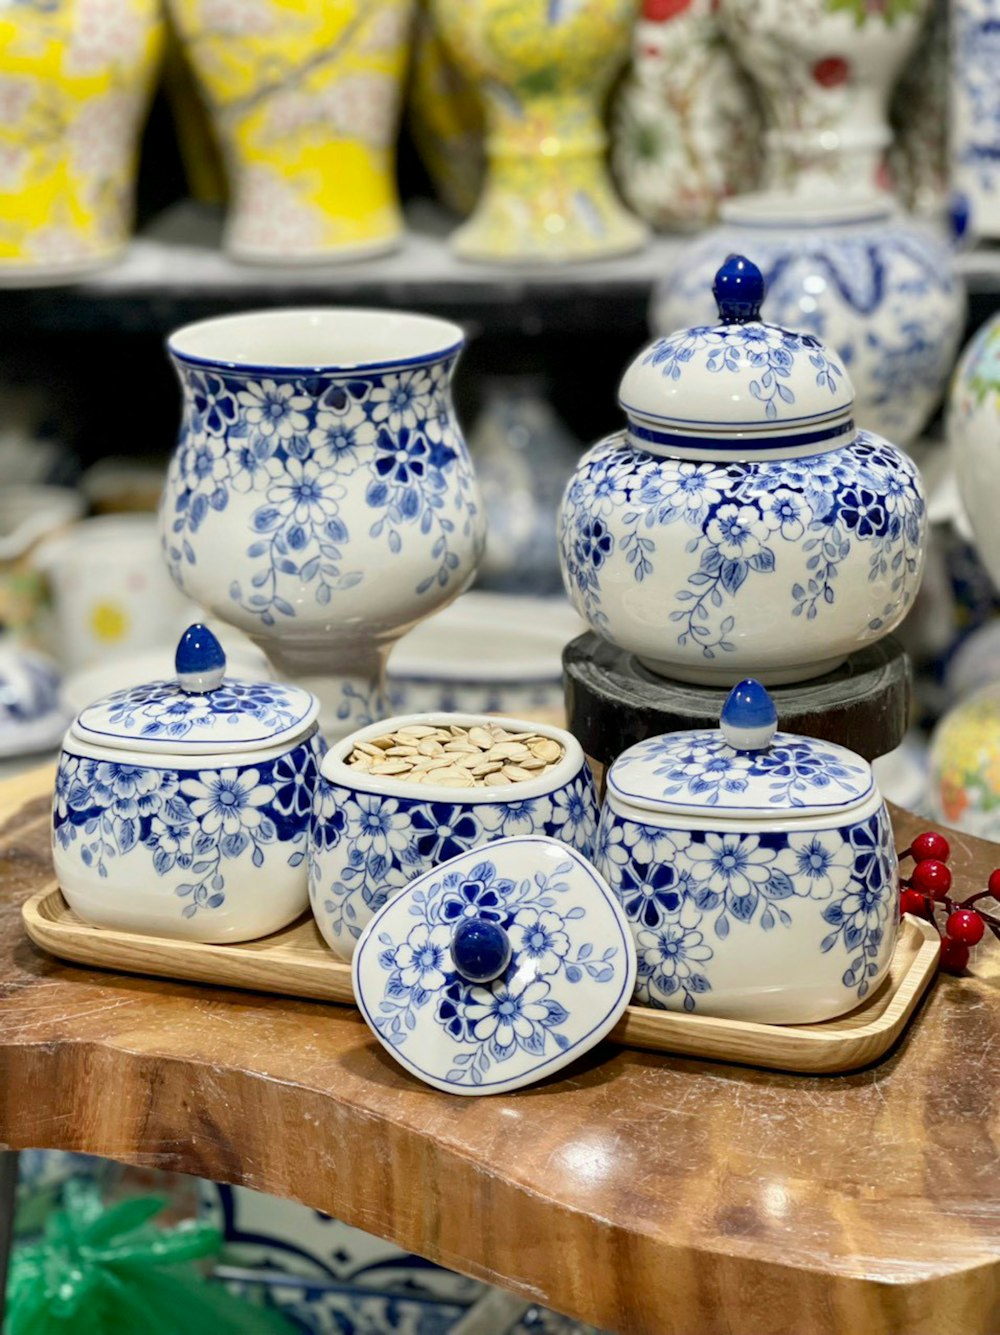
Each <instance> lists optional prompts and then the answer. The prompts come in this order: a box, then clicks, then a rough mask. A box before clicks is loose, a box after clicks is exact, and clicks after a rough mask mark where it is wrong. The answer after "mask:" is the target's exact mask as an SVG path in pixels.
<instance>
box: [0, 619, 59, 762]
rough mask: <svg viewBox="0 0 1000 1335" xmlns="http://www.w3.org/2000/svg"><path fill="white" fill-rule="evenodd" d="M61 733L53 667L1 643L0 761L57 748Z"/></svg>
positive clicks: (57, 682)
mask: <svg viewBox="0 0 1000 1335" xmlns="http://www.w3.org/2000/svg"><path fill="white" fill-rule="evenodd" d="M65 731H66V714H65V712H64V711H63V709H62V707H61V706H60V704H59V673H58V671H57V670H56V667H55V664H53V663H52V662H50V660H49V659H47V658H45V657H44V656H43V655H42V654H36V653H34V652H33V651H32V650H30V649H23V648H21V647H20V646H19V645H17V644H14V643H13V642H6V641H5V642H4V643H3V644H2V645H0V759H8V758H11V757H14V756H25V755H31V754H33V753H35V752H40V751H46V750H49V749H50V748H53V747H57V746H58V745H59V742H60V740H61V738H62V735H63V733H64V732H65Z"/></svg>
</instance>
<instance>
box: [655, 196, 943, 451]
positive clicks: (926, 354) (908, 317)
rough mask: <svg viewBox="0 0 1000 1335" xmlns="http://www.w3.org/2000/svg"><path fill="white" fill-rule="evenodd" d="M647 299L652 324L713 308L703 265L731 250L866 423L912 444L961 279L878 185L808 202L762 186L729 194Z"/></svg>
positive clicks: (676, 321)
mask: <svg viewBox="0 0 1000 1335" xmlns="http://www.w3.org/2000/svg"><path fill="white" fill-rule="evenodd" d="M719 213H720V216H721V218H722V223H721V225H720V226H719V227H717V228H715V229H714V230H713V231H711V232H709V233H707V234H706V235H705V236H704V237H700V238H699V239H698V240H697V241H694V242H692V243H691V244H690V245H689V246H688V247H687V248H686V249H685V250H684V251H683V253H682V254H681V255H680V256H679V257H678V259H677V262H676V264H675V265H674V266H673V269H672V272H671V274H670V276H669V277H668V278H666V279H664V281H663V282H662V283H661V285H660V287H659V289H658V291H657V293H656V296H655V298H654V302H653V310H652V324H653V328H654V330H655V332H657V333H660V334H671V333H672V332H673V331H674V330H675V329H680V328H682V327H683V326H685V325H700V324H704V323H707V322H708V321H709V320H711V319H712V316H713V310H712V302H711V295H710V288H711V280H712V275H713V274H714V273H715V271H716V270H717V269H718V267H719V266H720V265H721V264H722V263H723V261H724V260H725V258H726V256H727V255H730V254H732V253H733V252H734V251H735V252H736V253H738V254H742V255H750V256H752V258H753V259H754V261H755V262H756V263H757V264H758V265H759V266H760V268H761V270H762V272H763V274H764V280H765V284H766V288H767V300H766V301H765V303H764V313H765V315H766V316H767V318H768V319H769V320H772V321H773V322H774V323H775V324H778V325H782V326H784V327H785V328H787V329H797V330H801V331H802V332H803V333H808V334H812V335H814V336H815V337H816V338H819V339H822V340H823V342H824V343H825V344H826V345H827V347H828V348H829V349H830V353H831V355H832V356H834V357H835V358H836V359H837V361H838V363H839V364H840V365H841V366H842V367H843V368H844V370H845V371H847V373H848V374H849V375H850V377H851V383H852V384H853V386H854V396H855V404H854V406H855V416H856V419H857V422H858V425H859V426H860V427H862V428H864V430H866V431H875V432H877V433H878V434H879V435H882V436H886V437H888V438H889V439H890V440H892V441H895V442H896V443H897V444H900V445H903V446H906V445H910V444H911V443H912V442H913V441H914V440H915V439H916V438H917V436H918V435H919V434H920V432H921V430H922V429H923V427H924V426H925V425H926V424H927V421H928V419H929V418H930V417H931V415H932V413H933V412H934V409H935V408H936V407H937V405H938V403H939V402H940V399H941V395H942V394H943V392H944V389H945V385H946V382H947V379H948V376H949V375H950V373H951V368H952V366H953V365H954V360H955V353H956V350H957V348H958V343H959V340H960V338H961V336H962V329H963V327H964V316H965V289H964V287H963V285H962V283H961V281H960V279H959V278H958V276H957V275H956V273H955V271H954V268H953V265H952V260H951V253H950V251H949V249H948V247H947V246H946V245H945V244H944V242H943V241H941V240H939V239H938V238H937V237H936V236H935V234H934V232H933V231H932V230H931V229H930V228H929V227H928V226H927V225H926V224H922V223H918V222H915V221H914V220H913V219H911V218H907V217H905V216H904V215H903V214H901V213H900V212H899V211H898V209H896V207H895V206H894V204H893V202H892V200H891V198H890V197H889V196H886V195H871V196H864V197H861V198H857V197H855V198H853V199H852V198H850V197H849V196H848V197H847V198H846V199H839V198H834V199H831V200H823V201H810V200H807V199H802V198H800V197H796V196H794V195H785V194H781V193H778V192H771V191H768V192H765V193H761V194H750V195H742V196H738V197H737V198H735V199H730V200H726V201H724V202H723V204H722V205H721V206H720V209H719Z"/></svg>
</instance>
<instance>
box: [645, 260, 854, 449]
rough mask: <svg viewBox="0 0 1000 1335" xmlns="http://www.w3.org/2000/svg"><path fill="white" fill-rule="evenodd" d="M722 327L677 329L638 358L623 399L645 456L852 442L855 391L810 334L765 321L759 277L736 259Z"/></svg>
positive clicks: (721, 275)
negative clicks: (761, 307)
mask: <svg viewBox="0 0 1000 1335" xmlns="http://www.w3.org/2000/svg"><path fill="white" fill-rule="evenodd" d="M712 290H713V292H714V293H715V297H716V300H717V302H718V307H719V321H720V323H719V324H716V325H699V326H695V327H694V328H692V329H680V330H678V331H677V332H676V333H674V334H669V335H668V336H667V337H665V338H660V339H657V340H656V342H655V343H653V344H651V345H650V346H649V347H648V348H645V349H643V351H642V352H641V353H640V354H639V355H638V357H636V359H635V360H634V361H633V362H632V364H631V365H630V366H629V368H628V370H627V371H626V372H625V375H624V377H623V379H622V382H621V386H620V387H619V391H618V401H619V403H620V404H621V406H622V408H623V409H624V410H625V413H626V415H627V416H628V422H629V439H630V441H631V443H632V444H633V445H635V446H637V447H638V448H640V449H649V450H653V451H654V452H655V453H660V454H666V455H670V456H673V457H676V458H682V459H706V458H713V457H720V458H723V459H726V460H730V459H783V458H794V457H795V456H797V455H805V454H818V453H820V452H821V451H823V450H829V449H834V448H836V447H838V446H841V445H846V444H849V443H850V441H851V440H853V439H854V434H855V428H854V421H853V416H852V414H853V408H854V388H853V386H852V384H851V381H850V378H849V377H848V375H847V373H846V372H845V370H844V368H843V366H842V365H841V362H840V359H839V357H838V356H837V355H836V354H834V353H832V352H830V351H829V350H828V349H827V348H826V347H824V345H823V344H822V343H821V342H820V341H819V339H818V338H815V337H813V335H811V334H805V333H795V332H793V331H791V330H788V329H782V328H781V327H780V326H779V325H773V324H766V323H765V322H764V321H762V320H761V319H760V306H761V302H762V301H763V299H764V279H763V276H762V274H761V271H760V270H759V269H758V268H757V266H756V265H755V264H753V263H752V262H751V261H750V260H748V259H746V258H745V257H744V256H742V255H730V257H729V259H728V260H726V262H725V264H724V265H723V266H722V268H721V269H720V270H719V271H718V273H717V274H716V276H715V285H714V287H713V289H712Z"/></svg>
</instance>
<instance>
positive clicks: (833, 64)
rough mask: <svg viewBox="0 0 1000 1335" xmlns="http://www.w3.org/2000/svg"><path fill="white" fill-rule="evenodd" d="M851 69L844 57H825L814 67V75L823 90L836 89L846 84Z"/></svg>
mask: <svg viewBox="0 0 1000 1335" xmlns="http://www.w3.org/2000/svg"><path fill="white" fill-rule="evenodd" d="M850 73H851V67H850V65H848V63H847V61H846V60H845V59H844V57H843V56H824V57H823V59H822V60H817V61H816V64H815V65H814V66H813V71H812V75H813V78H814V79H815V80H816V82H817V83H818V84H819V85H820V87H821V88H836V87H837V85H838V84H842V83H846V82H847V80H848V78H849V77H850Z"/></svg>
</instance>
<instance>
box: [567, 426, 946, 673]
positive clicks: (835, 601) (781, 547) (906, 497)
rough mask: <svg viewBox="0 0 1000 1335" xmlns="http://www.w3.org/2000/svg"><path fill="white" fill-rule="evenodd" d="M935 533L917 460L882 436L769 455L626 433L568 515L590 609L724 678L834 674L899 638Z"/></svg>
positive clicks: (606, 623)
mask: <svg viewBox="0 0 1000 1335" xmlns="http://www.w3.org/2000/svg"><path fill="white" fill-rule="evenodd" d="M925 533H926V507H925V502H924V494H923V487H922V483H921V480H920V474H919V473H918V471H917V469H916V467H915V465H914V464H913V463H912V461H911V460H910V459H909V458H908V456H907V455H905V454H903V453H902V452H901V451H899V450H896V449H894V448H893V446H891V445H889V444H888V442H886V441H884V440H882V439H880V438H879V437H878V436H874V435H870V434H869V433H867V432H859V433H858V439H857V442H856V443H855V444H853V445H849V446H844V447H842V448H840V449H837V450H828V451H827V452H826V453H824V454H816V455H809V456H806V457H804V458H798V459H775V460H773V461H771V460H765V461H763V462H759V463H726V462H725V461H724V460H712V461H711V462H704V463H697V462H686V461H679V460H676V459H670V458H661V457H658V456H657V455H654V454H652V453H649V452H648V451H644V450H639V449H636V448H635V447H633V446H632V445H630V444H628V442H627V437H626V436H625V435H624V433H619V434H618V435H615V436H609V437H608V438H607V439H606V440H604V441H601V442H600V444H598V445H596V446H594V448H593V449H591V450H590V451H589V453H587V454H586V455H584V457H583V459H582V461H581V463H580V467H579V469H578V470H577V473H576V476H575V477H574V479H573V481H572V482H571V483H570V485H569V487H568V488H567V491H566V496H565V498H564V501H563V509H562V515H561V523H560V540H561V544H562V555H563V571H564V577H565V580H566V587H567V590H568V592H569V595H570V598H571V599H572V601H573V603H574V605H575V606H576V609H577V611H578V612H579V613H580V615H581V616H583V617H585V618H586V620H587V621H588V622H589V623H590V625H591V627H592V628H593V629H594V630H595V631H596V632H597V633H598V634H599V635H602V636H603V637H604V638H605V639H607V640H610V641H611V642H612V643H614V644H618V645H620V646H621V647H622V648H624V649H627V650H630V651H631V652H632V653H635V654H637V655H638V656H639V658H640V659H641V660H642V661H643V662H644V663H645V664H646V665H647V666H648V667H650V668H651V669H652V670H653V671H654V672H658V673H661V674H663V675H665V676H669V677H675V678H677V679H678V680H680V681H693V682H698V683H704V684H705V685H709V686H711V685H714V686H730V685H732V683H733V682H734V681H737V680H739V679H740V678H741V677H756V678H758V680H760V681H762V682H764V683H765V684H772V683H782V682H789V681H801V680H805V679H806V678H809V677H815V676H819V675H820V674H822V673H824V672H828V671H831V670H832V669H833V668H835V667H837V666H838V665H839V664H840V663H841V662H842V661H843V659H844V658H845V657H846V656H847V655H848V654H850V653H853V652H854V651H855V650H857V649H861V648H863V647H865V645H867V644H871V643H873V642H874V641H876V640H879V639H881V638H882V637H883V636H884V635H887V634H888V633H889V632H890V631H891V630H893V628H894V627H895V626H897V625H898V624H899V622H900V621H901V620H902V619H903V617H904V616H905V614H906V611H907V609H908V607H909V606H910V604H911V602H912V601H913V597H914V595H915V593H916V591H917V589H918V588H919V585H920V577H921V573H922V569H923V561H924V548H925Z"/></svg>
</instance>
